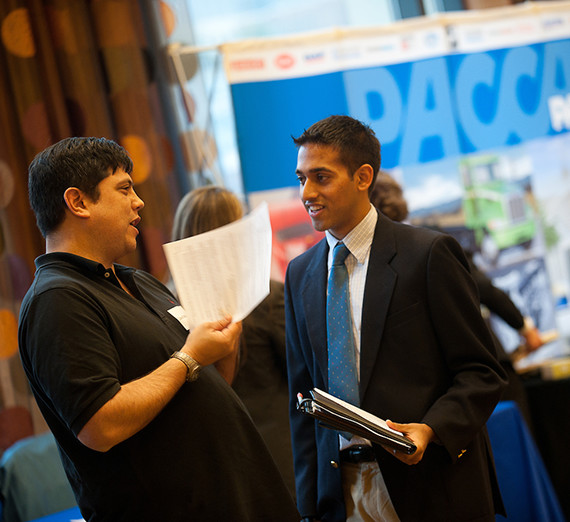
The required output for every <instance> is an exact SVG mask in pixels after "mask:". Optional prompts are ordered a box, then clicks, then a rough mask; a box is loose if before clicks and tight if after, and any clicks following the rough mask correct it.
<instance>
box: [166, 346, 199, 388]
mask: <svg viewBox="0 0 570 522" xmlns="http://www.w3.org/2000/svg"><path fill="white" fill-rule="evenodd" d="M170 358H171V359H172V358H174V359H178V360H179V361H182V362H183V363H184V364H185V365H186V368H187V369H188V371H187V372H186V382H194V381H195V380H196V379H197V378H198V376H199V375H200V370H201V369H202V366H200V363H198V361H196V360H195V359H193V358H192V357H190V356H189V355H188V354H186V353H184V352H174V353H173V354H172V355H171V356H170Z"/></svg>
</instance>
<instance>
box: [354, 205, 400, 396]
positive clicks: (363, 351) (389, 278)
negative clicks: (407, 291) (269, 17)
mask: <svg viewBox="0 0 570 522" xmlns="http://www.w3.org/2000/svg"><path fill="white" fill-rule="evenodd" d="M393 228H394V225H393V223H392V222H391V221H390V220H389V219H388V218H386V217H385V216H383V215H382V214H381V213H379V214H378V223H377V224H376V230H375V232H374V239H373V241H372V247H371V250H370V259H369V261H368V273H367V275H366V286H365V290H364V301H363V305H362V325H361V333H360V400H361V402H362V401H363V399H364V395H365V393H366V389H367V388H368V383H369V382H370V377H371V375H372V370H373V367H374V363H375V361H376V358H377V355H378V350H379V349H380V341H381V339H382V333H383V331H384V323H385V322H386V315H387V313H388V308H389V306H390V300H391V298H392V292H393V290H394V286H395V284H396V277H397V274H396V272H394V270H393V269H392V267H391V266H390V261H391V260H392V258H393V257H394V255H395V254H396V246H395V241H394V230H393Z"/></svg>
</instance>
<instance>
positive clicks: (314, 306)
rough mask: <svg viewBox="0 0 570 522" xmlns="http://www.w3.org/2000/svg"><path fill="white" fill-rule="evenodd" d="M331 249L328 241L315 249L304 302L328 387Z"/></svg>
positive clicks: (308, 322)
mask: <svg viewBox="0 0 570 522" xmlns="http://www.w3.org/2000/svg"><path fill="white" fill-rule="evenodd" d="M328 251H329V247H328V243H327V241H326V239H323V240H321V242H320V243H319V244H318V245H317V246H316V247H315V254H314V255H313V258H312V260H311V262H310V263H309V266H308V267H307V272H306V274H305V283H304V286H303V289H302V294H301V295H302V301H303V310H304V313H305V318H306V321H307V330H308V333H309V339H310V342H311V347H312V349H313V351H314V353H315V356H316V358H317V362H318V365H319V367H320V370H321V373H322V377H323V382H324V383H325V384H326V385H327V387H328V354H327V333H326V332H327V320H326V295H327V255H328Z"/></svg>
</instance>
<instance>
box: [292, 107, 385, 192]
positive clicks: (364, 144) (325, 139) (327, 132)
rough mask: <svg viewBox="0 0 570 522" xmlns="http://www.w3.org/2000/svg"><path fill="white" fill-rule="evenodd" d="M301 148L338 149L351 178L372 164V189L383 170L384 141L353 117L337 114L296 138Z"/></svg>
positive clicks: (312, 126)
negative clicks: (381, 148) (359, 170)
mask: <svg viewBox="0 0 570 522" xmlns="http://www.w3.org/2000/svg"><path fill="white" fill-rule="evenodd" d="M293 141H294V142H295V145H297V147H302V146H303V145H309V144H311V145H326V146H329V147H333V148H335V149H336V150H338V152H339V155H340V159H341V161H342V162H343V163H344V165H346V167H347V168H348V169H349V171H350V173H351V175H354V173H355V172H356V171H357V170H358V168H359V167H360V166H362V165H365V164H368V165H370V166H371V167H372V170H373V171H374V178H373V179H372V183H371V185H370V189H369V190H372V187H373V186H374V182H375V180H376V176H377V175H378V171H379V170H380V163H381V153H380V142H379V141H378V138H377V137H376V134H375V133H374V131H373V130H372V129H371V128H370V127H369V126H368V125H366V124H364V123H362V122H360V121H358V120H356V119H354V118H351V117H350V116H343V115H334V116H329V117H328V118H325V119H324V120H320V121H318V122H316V123H314V124H313V125H311V126H310V127H309V128H308V129H305V131H304V132H303V134H301V136H299V137H298V138H293Z"/></svg>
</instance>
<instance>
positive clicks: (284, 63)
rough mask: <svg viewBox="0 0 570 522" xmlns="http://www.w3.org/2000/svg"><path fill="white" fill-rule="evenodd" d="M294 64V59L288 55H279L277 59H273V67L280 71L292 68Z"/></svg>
mask: <svg viewBox="0 0 570 522" xmlns="http://www.w3.org/2000/svg"><path fill="white" fill-rule="evenodd" d="M294 63H295V58H293V57H292V56H291V55H290V54H280V55H279V56H278V57H277V58H275V65H277V67H279V68H280V69H289V67H293V64H294Z"/></svg>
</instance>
